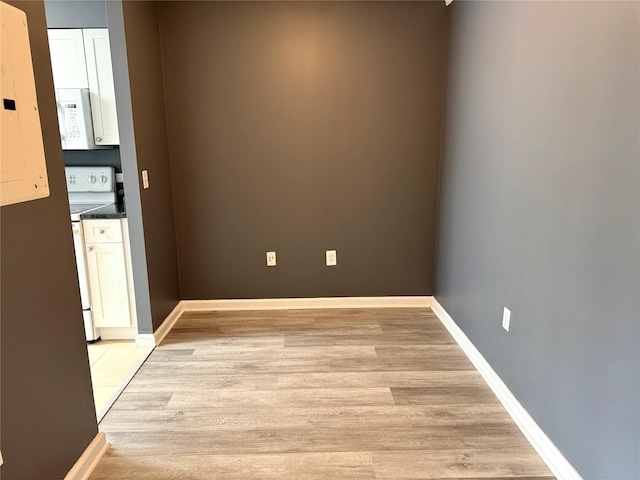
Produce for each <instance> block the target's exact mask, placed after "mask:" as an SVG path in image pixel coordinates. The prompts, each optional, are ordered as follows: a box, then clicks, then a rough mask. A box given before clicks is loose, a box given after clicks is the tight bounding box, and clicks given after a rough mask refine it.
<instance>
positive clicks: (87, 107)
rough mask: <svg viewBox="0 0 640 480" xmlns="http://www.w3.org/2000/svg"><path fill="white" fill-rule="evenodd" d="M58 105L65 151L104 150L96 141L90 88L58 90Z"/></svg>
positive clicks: (61, 138) (61, 139)
mask: <svg viewBox="0 0 640 480" xmlns="http://www.w3.org/2000/svg"><path fill="white" fill-rule="evenodd" d="M56 104H57V107H58V124H59V126H60V141H61V142H62V149H63V150H94V149H98V148H104V147H101V146H97V145H96V143H95V141H94V135H93V121H92V120H91V101H90V97H89V89H88V88H57V89H56Z"/></svg>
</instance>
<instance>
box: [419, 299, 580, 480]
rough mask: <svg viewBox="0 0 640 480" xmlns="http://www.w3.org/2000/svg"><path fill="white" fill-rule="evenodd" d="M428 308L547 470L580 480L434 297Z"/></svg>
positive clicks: (563, 478)
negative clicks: (462, 352)
mask: <svg viewBox="0 0 640 480" xmlns="http://www.w3.org/2000/svg"><path fill="white" fill-rule="evenodd" d="M431 309H432V310H433V313H435V314H436V315H437V316H438V318H439V319H440V321H441V322H442V324H443V325H444V326H445V328H446V329H447V330H448V331H449V333H450V334H451V335H452V336H453V338H454V339H455V341H456V342H457V343H458V345H460V347H461V348H462V350H463V351H464V353H465V354H466V355H467V357H468V358H469V360H471V363H473V365H474V366H475V367H476V369H477V370H478V372H479V373H480V375H482V378H483V379H484V381H485V382H487V385H489V387H490V388H491V390H493V393H495V395H496V397H498V400H499V401H500V403H501V404H502V406H503V407H504V408H505V409H506V410H507V412H508V413H509V415H510V416H511V418H512V419H513V421H514V422H515V423H516V425H517V426H518V428H519V429H520V430H521V431H522V433H523V434H524V436H525V437H526V439H527V440H528V441H529V443H530V444H531V446H532V447H533V448H534V449H535V451H536V452H538V455H540V458H542V460H543V461H544V463H545V464H546V465H547V467H549V470H551V473H553V474H554V475H555V476H556V478H558V479H559V480H582V477H581V476H580V474H579V473H578V472H577V470H576V469H575V468H573V465H571V464H570V463H569V461H568V460H567V459H566V458H565V457H564V455H562V452H560V450H558V447H556V446H555V445H554V443H553V442H552V441H551V439H550V438H549V437H548V436H547V435H546V434H545V433H544V431H543V430H542V429H541V428H540V426H539V425H538V424H537V423H536V422H535V420H534V419H533V418H532V417H531V415H529V413H528V412H527V411H526V410H525V408H524V407H523V406H522V405H521V404H520V402H519V401H518V399H517V398H516V397H515V396H514V395H513V393H511V391H510V390H509V388H508V387H507V386H506V385H505V383H504V382H503V381H502V379H501V378H500V377H499V376H498V374H497V373H496V372H495V371H494V370H493V368H492V367H491V365H490V364H489V362H487V360H486V359H485V358H484V357H483V356H482V354H481V353H480V351H479V350H478V349H477V348H476V347H475V345H474V344H473V343H472V342H471V340H469V338H468V337H467V336H466V335H465V333H464V332H463V331H462V329H461V328H460V327H459V326H458V325H457V324H456V323H455V322H454V321H453V319H452V318H451V316H450V315H449V314H448V313H447V311H446V310H445V309H444V307H443V306H442V305H440V303H438V301H437V300H436V299H435V298H434V299H433V301H432V303H431Z"/></svg>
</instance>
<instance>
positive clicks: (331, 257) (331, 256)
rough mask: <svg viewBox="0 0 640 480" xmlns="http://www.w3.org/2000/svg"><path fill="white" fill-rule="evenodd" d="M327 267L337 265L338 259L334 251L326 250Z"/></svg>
mask: <svg viewBox="0 0 640 480" xmlns="http://www.w3.org/2000/svg"><path fill="white" fill-rule="evenodd" d="M326 260H327V267H333V266H335V265H337V264H338V258H337V256H336V251H335V250H327V253H326Z"/></svg>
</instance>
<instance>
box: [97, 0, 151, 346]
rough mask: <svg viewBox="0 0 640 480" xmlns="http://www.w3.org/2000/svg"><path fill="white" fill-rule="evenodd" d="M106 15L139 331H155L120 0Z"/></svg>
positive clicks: (110, 2)
mask: <svg viewBox="0 0 640 480" xmlns="http://www.w3.org/2000/svg"><path fill="white" fill-rule="evenodd" d="M107 17H108V21H109V45H110V47H111V64H112V66H113V81H114V87H115V93H116V105H117V106H118V130H119V133H120V153H121V159H122V170H123V175H124V180H125V182H124V193H125V197H126V206H127V222H128V225H129V245H130V247H131V264H132V270H133V286H134V290H135V296H136V313H137V317H138V332H139V333H152V332H153V330H154V328H153V320H152V315H151V298H150V294H149V276H148V272H147V252H146V246H145V236H144V225H143V218H142V202H141V200H140V190H141V188H142V187H141V185H140V177H139V176H138V158H137V154H136V139H135V135H134V125H133V111H132V105H131V86H130V83H129V61H128V58H127V44H126V41H125V31H124V16H123V12H122V2H121V1H119V0H114V1H109V2H108V3H107Z"/></svg>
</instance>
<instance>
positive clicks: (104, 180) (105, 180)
mask: <svg viewBox="0 0 640 480" xmlns="http://www.w3.org/2000/svg"><path fill="white" fill-rule="evenodd" d="M107 180H108V178H107V176H106V175H101V176H100V183H107Z"/></svg>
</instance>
